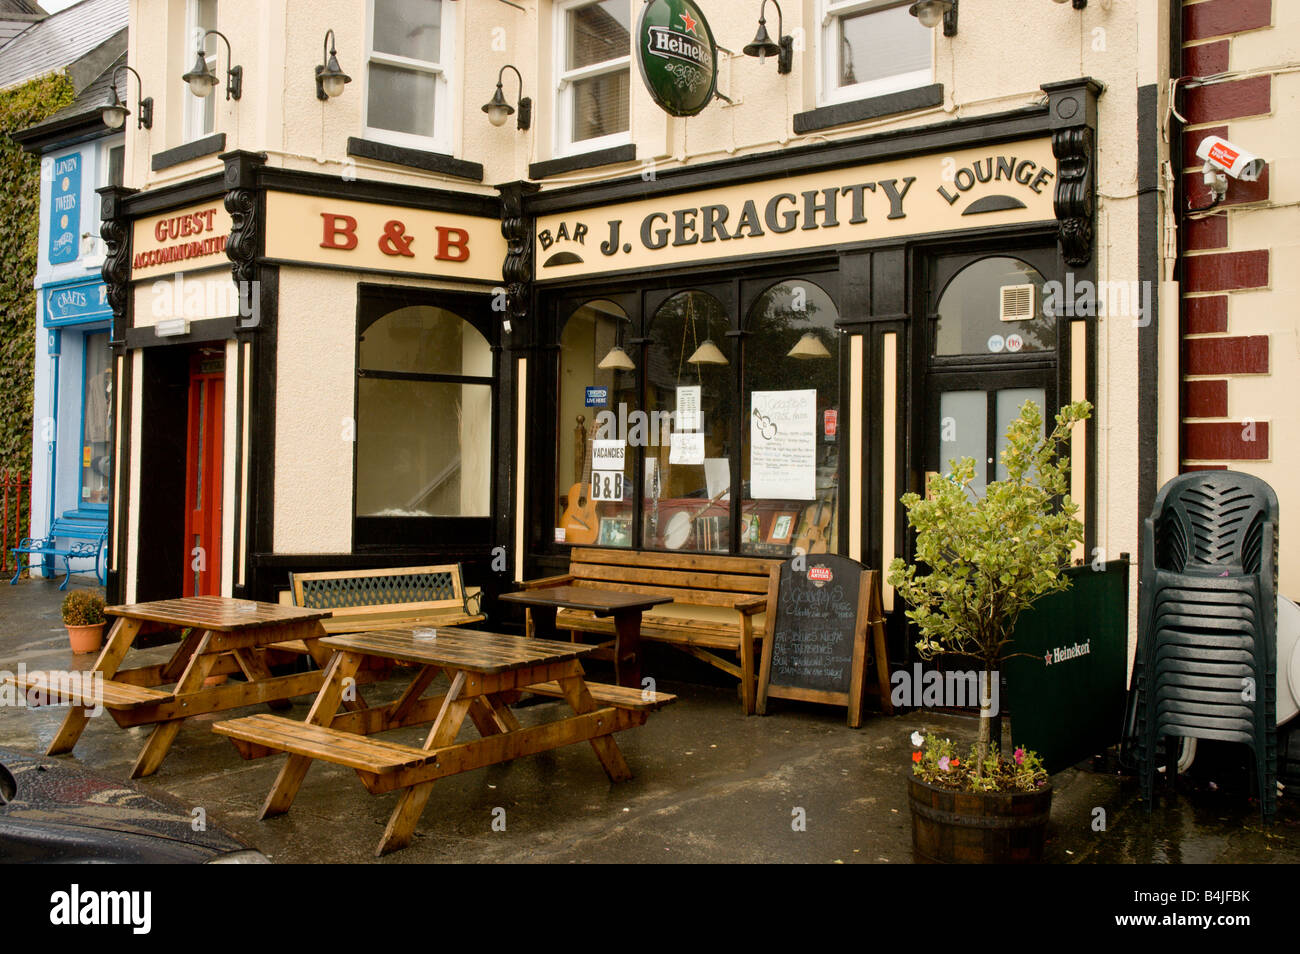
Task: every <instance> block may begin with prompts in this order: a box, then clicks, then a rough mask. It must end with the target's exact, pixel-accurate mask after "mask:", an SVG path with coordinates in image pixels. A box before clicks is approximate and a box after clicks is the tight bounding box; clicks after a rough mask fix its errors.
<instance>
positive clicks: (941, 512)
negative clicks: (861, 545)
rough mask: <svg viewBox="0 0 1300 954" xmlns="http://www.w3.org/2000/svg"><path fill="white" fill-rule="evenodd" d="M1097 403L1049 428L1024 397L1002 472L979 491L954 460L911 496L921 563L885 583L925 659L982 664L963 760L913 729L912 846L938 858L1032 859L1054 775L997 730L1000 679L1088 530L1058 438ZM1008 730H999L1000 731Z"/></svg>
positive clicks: (1063, 581) (1069, 411)
mask: <svg viewBox="0 0 1300 954" xmlns="http://www.w3.org/2000/svg"><path fill="white" fill-rule="evenodd" d="M1091 410H1092V408H1091V405H1089V404H1088V402H1086V401H1078V402H1076V403H1074V404H1070V405H1069V406H1067V407H1065V408H1063V409H1062V410H1061V412H1060V413H1059V414H1057V416H1056V424H1055V426H1054V427H1053V428H1052V430H1051V431H1050V432H1048V433H1046V434H1044V429H1043V420H1042V415H1041V413H1040V411H1039V409H1038V407H1037V405H1035V404H1034V403H1033V402H1032V401H1027V402H1026V403H1025V405H1024V406H1023V407H1022V408H1021V410H1020V416H1019V417H1018V418H1017V419H1016V420H1014V421H1012V423H1011V426H1010V427H1009V428H1008V429H1007V446H1006V449H1005V450H1004V451H1003V452H1002V461H1003V464H1004V467H1005V470H1006V475H1007V476H1006V479H1004V480H998V481H991V482H989V484H988V485H987V489H986V490H985V492H984V494H983V495H982V496H979V495H976V494H975V492H974V491H973V490H972V489H971V487H970V483H971V481H972V480H973V479H974V477H975V462H974V461H973V460H972V459H970V458H969V457H967V458H964V459H963V460H961V461H954V462H952V467H953V470H952V473H951V474H948V475H934V476H932V477H931V478H930V481H929V483H928V485H927V487H926V496H925V498H921V497H920V496H919V495H917V494H915V493H909V494H906V495H904V496H903V498H902V502H903V505H904V506H905V507H906V508H907V519H908V523H909V524H910V525H911V526H912V528H913V529H914V530H915V531H916V562H915V563H914V564H912V565H906V564H904V562H903V561H902V560H901V559H895V560H894V561H893V563H892V564H891V566H890V568H889V582H890V585H892V586H893V587H894V588H895V590H896V591H897V592H898V594H899V595H900V596H901V597H902V598H903V599H904V600H905V601H906V602H907V603H908V604H909V608H908V609H907V611H906V614H907V617H908V618H909V619H910V620H912V621H913V622H914V623H915V624H916V627H917V630H918V634H919V639H918V641H917V644H916V646H917V650H918V653H919V655H920V656H921V658H922V659H932V658H934V657H935V656H939V655H953V656H958V657H966V658H968V659H972V660H974V661H975V662H976V663H977V664H978V672H979V687H980V693H979V694H980V719H979V735H978V740H977V741H976V743H975V745H974V747H973V748H972V749H971V750H970V752H969V753H968V754H967V755H965V756H964V757H963V756H961V755H960V754H959V753H958V752H957V751H956V749H955V747H954V746H953V744H952V743H951V742H950V741H949V740H947V739H938V738H934V737H929V738H926V737H923V736H921V735H920V734H919V733H914V736H913V740H912V741H913V743H914V745H915V746H916V747H917V751H916V752H914V753H913V756H912V760H913V774H912V776H911V777H910V778H909V780H908V790H909V799H910V803H911V807H912V837H913V844H914V846H915V847H916V849H917V851H918V853H919V854H920V855H922V856H923V857H925V858H927V859H930V860H935V861H959V860H964V861H1001V862H1007V861H1035V860H1037V859H1038V857H1040V856H1041V853H1042V843H1043V834H1044V833H1045V831H1046V827H1047V820H1048V816H1049V814H1050V808H1051V783H1050V780H1049V779H1048V776H1047V773H1046V772H1045V771H1044V770H1043V768H1042V765H1041V763H1039V761H1038V759H1037V757H1036V756H1034V754H1033V753H1031V752H1026V751H1025V750H1024V749H1023V748H1017V749H1016V750H1015V751H1014V753H1013V755H1012V757H1011V758H1006V757H1004V756H1003V755H1002V753H1001V752H1000V751H999V746H998V740H997V739H994V738H993V732H992V725H993V721H994V713H993V711H992V699H993V693H992V686H993V680H995V679H997V678H998V670H999V668H1000V664H1001V662H1002V660H1003V659H1007V658H1009V657H1010V656H1011V655H1013V654H1012V653H1011V652H1010V647H1011V642H1012V634H1013V633H1014V631H1015V626H1016V619H1017V617H1019V615H1020V613H1021V612H1022V611H1024V610H1025V609H1027V608H1029V607H1030V606H1032V605H1033V604H1034V602H1036V601H1037V600H1038V599H1039V598H1040V597H1043V596H1046V595H1047V594H1049V593H1055V592H1058V591H1061V590H1064V589H1066V588H1068V587H1069V585H1070V584H1069V579H1068V577H1066V576H1065V575H1064V574H1063V572H1062V571H1063V570H1065V569H1066V568H1067V567H1068V566H1069V565H1070V554H1071V551H1072V550H1073V548H1074V547H1075V545H1076V544H1077V543H1078V542H1079V541H1080V540H1082V538H1083V526H1082V525H1081V524H1080V523H1079V521H1078V520H1076V519H1075V513H1076V512H1077V511H1078V506H1077V505H1076V504H1075V503H1074V502H1073V501H1072V500H1071V499H1070V496H1069V493H1068V490H1069V466H1070V462H1069V459H1068V458H1066V457H1061V456H1060V455H1059V451H1060V448H1061V445H1062V444H1064V442H1065V441H1066V440H1067V439H1068V438H1069V435H1070V429H1071V428H1072V427H1073V426H1074V424H1076V423H1078V422H1079V421H1082V420H1085V419H1086V418H1087V417H1088V415H1089V413H1090V412H1091ZM999 735H1000V733H999Z"/></svg>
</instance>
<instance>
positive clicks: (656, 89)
mask: <svg viewBox="0 0 1300 954" xmlns="http://www.w3.org/2000/svg"><path fill="white" fill-rule="evenodd" d="M636 52H637V57H636V59H637V65H638V66H640V68H641V79H642V81H644V82H645V86H646V89H647V90H649V91H650V98H651V99H653V100H654V101H655V102H656V103H658V104H659V106H660V107H661V108H662V109H663V110H664V111H665V112H666V113H668V114H670V115H672V116H694V115H695V114H696V113H698V112H700V110H702V109H704V107H705V106H707V105H709V100H711V99H713V91H714V89H715V88H716V84H717V80H718V50H717V47H716V46H714V43H713V33H712V31H710V30H709V24H708V23H707V22H706V21H705V19H704V14H703V13H701V12H700V8H699V7H697V6H696V5H695V4H694V3H693V2H692V0H651V2H650V3H647V4H646V5H645V7H644V9H643V10H642V11H641V22H640V23H639V24H638V25H637V45H636Z"/></svg>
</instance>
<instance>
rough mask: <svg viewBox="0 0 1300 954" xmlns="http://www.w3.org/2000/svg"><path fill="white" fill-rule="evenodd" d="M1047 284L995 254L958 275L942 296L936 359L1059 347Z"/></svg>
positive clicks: (1020, 265)
mask: <svg viewBox="0 0 1300 954" xmlns="http://www.w3.org/2000/svg"><path fill="white" fill-rule="evenodd" d="M1045 285H1046V281H1045V279H1044V278H1043V276H1042V274H1041V273H1040V272H1039V271H1038V269H1036V268H1034V267H1033V266H1032V265H1029V264H1026V263H1025V262H1022V261H1021V260H1020V259H1018V258H1010V257H1008V256H1003V255H999V256H994V257H992V258H982V259H980V260H979V261H976V262H972V263H971V264H969V265H967V266H966V267H965V268H963V269H962V270H961V271H960V272H958V273H957V274H956V275H955V276H954V277H953V279H952V281H950V282H949V283H948V287H947V288H945V289H944V290H943V294H942V296H940V298H939V307H938V308H937V309H936V314H937V321H936V325H935V330H934V353H935V354H936V355H940V356H942V355H988V354H1017V353H1029V352H1033V351H1054V350H1055V349H1056V322H1055V319H1053V318H1052V317H1051V316H1050V315H1048V314H1046V313H1045V312H1044V310H1043V300H1044V286H1045Z"/></svg>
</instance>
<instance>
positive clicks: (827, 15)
mask: <svg viewBox="0 0 1300 954" xmlns="http://www.w3.org/2000/svg"><path fill="white" fill-rule="evenodd" d="M907 4H908V0H901V2H900V0H818V7H819V14H820V18H821V31H820V34H819V39H820V41H821V46H820V53H821V56H820V57H819V58H820V60H821V62H820V64H818V65H819V69H818V70H817V79H818V90H817V101H818V103H819V104H821V105H830V104H832V103H848V102H853V101H854V100H859V99H868V98H870V97H872V96H885V95H887V94H889V93H900V92H902V91H904V90H909V89H916V88H918V87H921V86H929V85H930V84H931V83H933V82H934V36H933V35H934V34H935V33H936V32H938V31H937V30H926V32H927V33H929V34H931V36H930V65H929V66H928V67H926V68H925V69H924V70H912V71H911V72H908V73H899V74H897V75H895V76H884V77H881V78H880V79H876V80H869V81H867V82H864V83H854V84H853V85H852V86H838V85H837V80H838V78H839V77H838V74H839V55H840V19H841V18H842V17H845V16H852V15H854V14H858V13H874V12H878V11H881V10H888V9H889V8H891V7H899V6H901V7H904V8H906V6H907ZM916 28H917V29H918V30H923V29H925V28H924V27H922V26H921V24H920V22H919V21H917V23H916Z"/></svg>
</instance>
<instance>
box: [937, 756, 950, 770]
mask: <svg viewBox="0 0 1300 954" xmlns="http://www.w3.org/2000/svg"><path fill="white" fill-rule="evenodd" d="M939 771H941V772H946V771H948V756H946V755H945V756H944V757H943V758H941V759H940V760H939Z"/></svg>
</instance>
